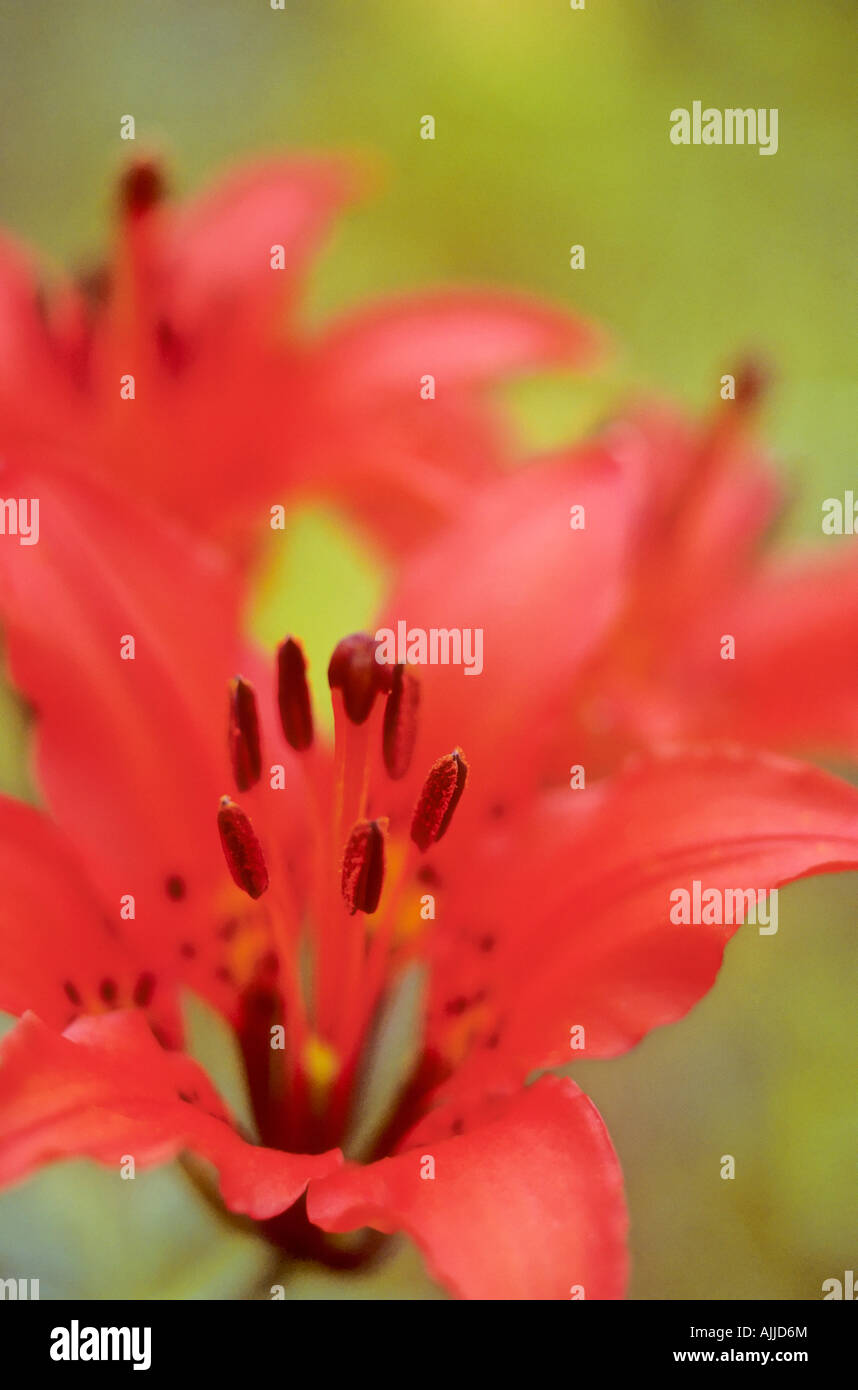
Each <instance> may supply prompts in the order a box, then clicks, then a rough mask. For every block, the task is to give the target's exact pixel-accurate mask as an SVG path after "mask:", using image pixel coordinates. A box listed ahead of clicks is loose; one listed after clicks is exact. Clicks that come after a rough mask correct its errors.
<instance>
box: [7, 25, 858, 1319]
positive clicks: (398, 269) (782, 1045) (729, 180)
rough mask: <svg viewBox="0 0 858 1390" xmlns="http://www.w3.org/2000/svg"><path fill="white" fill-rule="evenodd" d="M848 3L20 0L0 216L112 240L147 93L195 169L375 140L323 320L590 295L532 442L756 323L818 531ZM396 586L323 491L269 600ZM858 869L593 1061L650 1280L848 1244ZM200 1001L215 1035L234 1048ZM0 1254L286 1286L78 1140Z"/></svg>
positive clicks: (685, 369) (324, 611)
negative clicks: (584, 361) (747, 141)
mask: <svg viewBox="0 0 858 1390" xmlns="http://www.w3.org/2000/svg"><path fill="white" fill-rule="evenodd" d="M854 20H855V6H854V4H853V3H835V2H834V0H829V3H816V4H814V5H809V4H807V3H806V0H780V2H779V3H778V4H777V5H771V4H764V3H751V0H719V3H717V4H716V3H711V0H709V3H706V2H705V0H660V3H659V2H658V0H613V2H612V0H587V8H586V10H585V11H583V12H581V11H572V10H570V8H569V5H568V0H431V3H422V0H286V8H285V11H282V12H281V11H272V10H271V8H270V5H269V0H241V2H240V3H239V0H216V3H211V2H209V3H203V0H185V3H183V4H176V3H175V0H173V3H169V2H168V0H146V3H143V4H141V3H139V0H111V3H107V0H76V3H75V4H68V3H64V2H63V0H41V3H39V4H33V5H30V6H25V5H23V4H20V3H10V0H3V3H0V91H2V97H0V132H1V133H0V216H1V217H2V220H3V222H4V223H5V224H6V225H7V226H8V227H10V228H11V229H12V230H13V231H15V232H16V233H18V234H19V235H20V236H22V237H25V238H26V239H28V240H30V241H33V242H35V243H37V244H38V245H39V246H40V247H41V248H42V249H43V250H44V252H45V253H46V255H47V256H49V257H50V258H52V259H54V260H56V261H58V262H62V263H72V264H77V263H80V262H82V261H86V260H89V259H91V257H92V254H93V253H94V252H96V251H97V249H98V248H99V246H100V245H102V244H103V242H104V238H105V235H106V216H107V211H108V207H109V194H110V183H109V181H110V178H111V176H112V175H113V173H114V172H115V170H116V169H117V167H118V165H119V162H120V160H121V157H122V155H123V154H125V153H126V152H127V149H128V146H127V145H125V144H124V143H123V142H121V141H120V140H119V121H120V117H121V116H122V115H124V114H126V113H128V114H132V115H134V117H135V119H136V123H137V138H138V148H139V147H141V146H143V145H147V146H152V145H154V146H155V147H156V148H159V149H161V150H163V151H164V152H165V153H166V154H167V156H168V157H169V159H170V161H171V164H172V167H173V170H174V182H175V186H176V189H177V191H178V192H180V193H181V192H185V191H190V190H193V189H195V188H197V187H198V186H199V185H200V184H201V183H203V182H204V181H206V180H207V179H209V178H210V177H212V176H213V175H214V174H216V172H217V171H218V170H220V169H221V168H222V167H223V166H224V165H225V164H228V163H230V162H232V161H235V160H238V159H240V158H242V157H243V156H245V155H247V154H251V153H252V154H258V153H261V152H265V151H272V152H273V151H284V150H288V149H291V148H295V149H304V150H306V149H311V150H312V149H325V150H327V149H334V150H340V151H342V150H345V151H355V152H357V153H359V154H361V156H362V157H364V158H365V157H366V156H367V155H369V156H370V157H371V161H372V162H373V164H374V165H375V167H376V168H377V169H378V170H379V173H380V176H381V177H380V184H379V190H378V195H377V196H376V197H375V198H374V199H373V200H372V201H369V202H367V203H366V204H365V205H363V206H361V207H360V208H358V209H357V210H355V211H354V212H353V213H350V214H349V216H348V217H347V218H346V219H345V220H344V221H343V222H342V223H341V224H340V226H339V227H338V229H337V231H336V234H335V236H334V237H333V238H332V240H331V242H330V243H329V245H328V247H327V248H326V250H325V253H324V255H323V256H322V257H321V258H320V261H319V263H318V266H317V270H316V273H315V275H314V279H313V282H312V285H311V287H310V293H309V297H308V306H307V312H308V316H309V317H311V318H314V319H315V318H318V317H319V316H323V315H325V314H328V313H330V312H331V311H333V310H335V309H336V308H339V307H341V306H344V305H347V304H350V303H354V302H356V301H359V300H361V299H362V298H364V297H365V296H366V295H368V294H377V293H380V292H394V291H396V290H399V289H411V288H415V287H417V286H421V285H433V284H437V283H438V282H443V281H446V282H451V283H460V284H462V283H475V282H476V283H479V282H487V283H492V284H498V285H511V286H515V287H517V288H520V289H528V290H533V291H537V292H539V293H541V294H544V295H547V296H549V297H550V298H552V299H553V300H555V301H556V302H558V303H561V304H565V305H568V306H569V307H571V308H575V309H578V310H581V311H583V312H585V313H587V314H589V315H590V316H592V317H594V318H596V319H598V320H599V321H600V322H601V323H603V324H605V325H606V326H607V327H608V328H609V329H610V330H611V332H612V333H613V334H614V336H615V338H616V341H617V345H618V351H617V355H616V357H615V358H614V360H613V361H612V363H611V364H610V366H609V367H608V368H607V369H606V370H605V371H603V372H602V373H601V374H600V375H599V376H598V377H597V378H596V379H595V380H593V381H591V382H587V383H586V384H584V385H581V384H580V383H576V384H574V385H572V386H570V384H569V383H568V382H566V381H563V380H562V379H560V378H556V377H555V378H547V379H542V380H540V381H537V382H531V383H528V384H526V385H524V386H521V387H519V388H517V389H516V391H515V392H514V400H515V407H516V411H517V415H518V417H519V419H520V421H521V425H522V427H523V429H524V430H525V433H526V436H527V437H528V438H529V439H530V440H531V441H532V442H534V443H539V444H542V443H552V442H555V441H557V440H560V439H562V438H565V437H568V436H570V435H571V434H572V433H575V432H579V431H581V430H582V429H584V428H585V427H586V426H587V425H588V424H590V423H592V422H593V421H595V420H597V419H599V418H601V417H602V416H603V415H604V412H605V410H606V408H607V407H608V404H609V403H613V402H615V401H616V400H617V399H619V398H622V396H624V395H625V394H626V393H627V392H629V391H635V390H639V389H641V388H648V389H656V390H658V391H659V392H661V393H662V394H666V395H669V396H671V397H673V398H675V399H677V400H679V401H681V402H684V403H686V404H688V405H689V406H692V407H695V408H698V407H705V406H707V405H709V404H711V403H713V402H714V401H715V400H716V399H717V393H718V385H719V378H720V376H721V375H722V373H723V372H727V371H730V370H731V369H732V368H733V367H734V366H735V365H736V364H737V362H738V360H739V358H740V356H742V355H743V354H744V353H745V352H746V351H748V350H754V351H758V352H761V353H763V354H764V355H765V356H766V357H767V358H768V359H769V360H770V361H771V363H772V364H773V366H774V367H775V369H776V372H777V384H776V389H775V391H774V393H773V397H772V401H771V405H770V407H769V410H768V413H767V417H766V421H765V428H766V433H767V438H768V441H769V442H770V444H771V445H772V446H773V448H774V449H775V451H776V453H777V456H778V459H779V462H780V464H781V466H782V468H783V471H784V475H785V477H786V478H787V480H788V485H789V488H790V494H791V496H792V498H793V506H792V510H791V512H790V515H789V518H788V521H787V525H786V527H785V531H784V535H785V536H786V537H787V538H789V539H793V540H798V541H800V540H801V538H802V537H803V536H806V537H810V538H812V537H814V536H816V537H817V538H818V537H819V516H820V503H821V501H822V499H824V498H825V497H827V496H830V495H836V494H841V495H842V491H843V489H844V488H845V487H847V486H850V485H853V486H854V484H855V482H856V477H855V467H854V432H853V429H852V427H851V426H852V421H854V419H855V416H856V410H855V406H856V396H858V388H856V379H858V378H856V370H855V367H856V362H855V335H854V304H855V290H856V280H855V274H854V245H855V237H854V232H855V229H856V207H855V200H856V188H858V179H856V162H857V161H856V145H858V141H856V133H858V132H856V121H855V108H854ZM695 99H700V100H702V101H703V102H704V104H708V105H714V106H717V107H721V108H723V107H725V106H729V105H739V106H755V107H775V106H776V107H778V108H779V112H780V131H779V135H780V149H779V151H778V153H777V155H775V156H770V157H765V158H764V157H760V155H759V154H758V153H757V151H756V150H755V149H754V148H732V149H731V148H726V147H713V148H706V147H701V148H693V147H692V148H676V147H674V146H672V145H671V144H670V143H669V140H668V129H669V113H670V111H671V109H673V108H674V107H676V106H686V107H690V106H691V103H692V101H693V100H695ZM425 114H431V115H433V116H434V117H435V120H436V126H437V129H436V139H435V141H434V142H429V141H423V140H420V139H419V137H418V129H419V120H420V117H421V116H423V115H425ZM579 242H580V243H583V245H584V246H585V247H586V255H587V268H586V270H585V271H577V272H575V271H572V270H570V269H569V246H570V245H571V244H573V243H579ZM299 575H300V576H301V578H300V582H299V580H298V576H299ZM380 584H381V575H380V572H379V570H378V569H377V567H376V565H375V563H374V561H373V557H372V556H370V555H369V554H368V553H367V552H366V551H365V549H364V548H363V547H362V546H361V545H360V544H359V543H358V542H357V541H356V540H355V539H354V538H353V537H349V538H347V544H346V545H345V546H344V545H343V536H342V534H341V531H340V529H339V526H338V523H337V522H336V520H335V519H333V518H332V517H331V516H330V515H321V514H316V513H313V512H306V513H304V514H302V517H301V518H300V521H299V523H298V524H297V525H296V526H295V528H294V530H293V535H292V544H291V548H290V549H289V550H288V551H287V552H286V555H285V558H284V561H283V563H282V564H281V565H280V567H279V568H278V570H277V572H276V573H275V574H272V575H271V576H269V578H268V582H267V583H266V584H265V585H264V588H263V590H262V591H261V593H260V595H259V599H258V602H257V605H256V611H255V614H254V620H253V621H254V626H255V629H256V631H257V633H258V634H259V635H260V636H261V637H263V638H265V639H270V638H272V637H273V636H274V635H276V634H277V633H279V631H280V630H281V628H283V627H284V626H285V625H286V619H285V615H286V614H287V613H288V615H289V622H288V625H289V626H290V627H291V628H292V629H293V630H301V631H302V632H304V633H306V634H307V636H308V646H309V649H310V654H311V658H312V657H314V656H315V658H316V661H315V664H316V666H317V668H318V666H319V665H320V663H322V664H323V662H324V658H325V654H326V652H327V651H328V650H329V649H330V647H331V646H332V645H333V642H334V641H335V640H336V638H337V637H339V636H340V635H341V634H342V632H343V631H345V630H349V629H351V628H354V627H355V626H360V625H363V624H365V623H366V622H367V621H368V619H369V618H370V617H371V614H372V609H373V604H374V601H375V598H376V596H377V594H378V592H379V587H380ZM808 657H809V659H812V654H810V653H809V654H808ZM0 713H2V715H3V730H4V732H3V735H2V737H0V785H2V788H3V789H5V790H7V791H12V792H15V793H17V794H26V793H27V783H26V777H25V774H24V771H23V760H22V731H21V728H20V724H19V723H18V722H17V721H16V719H15V717H14V713H13V709H12V707H11V706H10V705H9V703H8V701H5V702H4V703H3V706H2V710H0ZM855 889H856V879H855V877H851V878H841V879H838V880H828V881H823V880H820V881H817V882H815V883H807V884H803V885H800V886H798V887H795V888H792V889H789V890H787V891H786V892H784V893H783V894H782V901H781V914H780V929H779V931H778V934H777V935H776V936H775V937H760V936H757V935H754V934H753V933H752V932H751V931H748V932H746V933H741V934H740V938H739V939H738V941H737V942H736V943H735V944H734V945H733V946H732V947H731V950H730V952H729V953H728V959H727V965H726V968H725V970H724V972H723V974H722V978H721V980H720V981H719V984H718V986H717V988H716V989H715V990H714V991H713V992H712V994H710V996H709V997H708V998H707V999H706V1000H705V1001H704V1002H703V1003H702V1004H701V1005H700V1007H699V1008H698V1009H697V1010H696V1011H695V1012H694V1013H693V1014H692V1016H691V1017H690V1018H689V1019H688V1020H686V1021H685V1022H684V1023H682V1024H680V1025H679V1026H676V1027H674V1028H671V1029H668V1030H664V1031H662V1032H660V1033H658V1034H657V1035H654V1036H652V1037H650V1038H649V1039H648V1040H647V1041H646V1042H645V1043H644V1044H643V1045H642V1046H641V1047H640V1048H638V1049H637V1050H636V1051H635V1052H634V1053H633V1054H632V1055H630V1056H629V1057H627V1058H624V1059H621V1060H618V1061H612V1062H609V1063H589V1064H587V1065H584V1066H581V1067H579V1068H577V1069H575V1072H574V1075H575V1076H576V1078H577V1079H578V1080H579V1081H580V1082H581V1084H582V1085H584V1086H585V1087H586V1089H588V1090H589V1092H590V1093H591V1094H592V1095H593V1097H594V1099H595V1100H596V1102H597V1103H598V1105H599V1106H600V1108H601V1110H602V1112H603V1114H604V1116H605V1119H606V1121H607V1123H608V1125H609V1128H610V1130H611V1133H612V1135H613V1137H614V1141H615V1143H616V1145H617V1148H618V1150H619V1153H620V1156H621V1159H622V1161H623V1164H624V1168H625V1171H626V1175H627V1181H628V1189H629V1200H630V1206H631V1212H632V1220H633V1248H634V1260H635V1272H634V1280H633V1284H632V1296H633V1297H636V1298H650V1299H651V1298H684V1297H687V1298H694V1299H709V1298H727V1299H732V1298H767V1297H771V1298H818V1297H819V1296H820V1286H821V1283H822V1281H823V1280H824V1279H826V1278H829V1277H842V1274H843V1271H844V1269H849V1268H854V1267H855V1262H856V1259H858V1220H856V1180H858V1148H856V1133H855V1117H854V1112H855V1095H856V1090H858V1085H856V1083H858V1066H856V1060H855V1058H856V1048H855V1041H854V1018H855V1002H854V1001H855V987H854V980H855V966H856V937H855V931H854V928H855V915H856V914H855V906H854V904H855ZM194 1016H195V1035H196V1038H197V1044H196V1045H197V1048H198V1052H199V1054H200V1055H203V1056H205V1057H206V1058H207V1059H210V1060H211V1062H212V1065H213V1067H214V1069H215V1070H216V1071H217V1072H219V1073H224V1070H225V1069H226V1072H229V1071H230V1070H232V1071H234V1059H232V1058H230V1057H229V1056H228V1053H227V1048H226V1044H225V1041H224V1039H223V1038H222V1036H221V1035H220V1032H219V1029H218V1028H217V1026H216V1025H215V1024H214V1023H213V1021H212V1020H211V1019H210V1018H209V1017H208V1016H207V1015H206V1014H205V1013H204V1012H203V1011H202V1010H200V1009H196V1010H195V1015H194ZM233 1082H234V1078H233ZM226 1084H229V1078H228V1077H227V1083H226ZM726 1153H730V1154H733V1155H734V1156H735V1159H736V1178H735V1180H734V1181H722V1180H721V1178H720V1176H719V1172H720V1159H721V1155H722V1154H726ZM499 1220H502V1214H500V1213H499ZM9 1275H15V1276H19V1277H39V1278H40V1279H41V1282H42V1296H43V1297H51V1296H61V1295H64V1294H80V1295H82V1296H84V1297H100V1296H105V1295H112V1296H119V1297H140V1296H143V1297H156V1298H157V1297H218V1298H233V1297H244V1296H248V1294H249V1293H252V1291H253V1290H254V1289H255V1290H256V1294H257V1296H263V1297H264V1296H266V1291H267V1289H268V1286H269V1285H270V1283H272V1282H274V1276H273V1274H272V1273H271V1269H270V1265H269V1260H268V1256H267V1252H266V1250H265V1248H264V1247H262V1246H261V1245H260V1244H258V1243H257V1242H256V1241H255V1240H254V1239H252V1238H250V1237H243V1236H236V1235H234V1234H232V1233H229V1232H226V1231H224V1230H223V1229H222V1228H221V1227H219V1226H218V1224H217V1223H216V1221H215V1220H214V1218H212V1217H211V1216H210V1215H209V1214H208V1213H207V1212H206V1211H205V1210H204V1209H203V1208H202V1207H201V1206H200V1205H199V1203H198V1201H197V1199H196V1198H195V1197H193V1196H192V1195H191V1193H190V1189H189V1187H188V1186H187V1184H186V1182H185V1179H184V1178H183V1176H182V1174H181V1172H180V1171H179V1170H178V1169H177V1168H174V1169H172V1170H167V1171H164V1172H159V1173H154V1174H150V1175H147V1176H144V1177H142V1178H138V1180H137V1181H136V1182H135V1183H134V1184H133V1185H129V1184H127V1183H122V1182H120V1181H119V1180H118V1179H117V1178H116V1176H115V1175H113V1174H105V1173H101V1172H99V1171H98V1170H95V1169H92V1168H90V1167H88V1166H85V1165H65V1166H63V1167H61V1168H56V1169H53V1170H51V1171H50V1172H49V1173H47V1174H45V1175H43V1176H42V1177H40V1178H39V1179H38V1180H36V1181H35V1182H33V1183H31V1184H29V1185H28V1186H27V1187H26V1188H24V1189H19V1190H18V1191H17V1192H15V1193H12V1194H7V1195H6V1196H4V1197H3V1198H2V1199H0V1276H9ZM278 1278H279V1280H280V1282H283V1281H284V1279H285V1280H286V1281H287V1293H288V1294H289V1295H290V1296H295V1297H313V1296H324V1297H333V1298H340V1297H359V1298H374V1297H384V1298H390V1297H394V1298H412V1297H433V1296H438V1295H437V1292H436V1291H434V1290H433V1288H432V1286H431V1284H429V1282H428V1281H427V1280H426V1278H425V1276H424V1275H423V1274H422V1272H421V1268H420V1262H419V1260H418V1259H417V1258H416V1256H415V1254H414V1252H413V1251H412V1250H410V1249H409V1248H408V1247H406V1246H404V1245H403V1246H402V1247H401V1251H400V1253H399V1255H398V1256H397V1257H396V1258H395V1259H394V1260H393V1261H392V1262H391V1263H390V1264H388V1265H387V1266H385V1267H384V1268H383V1269H382V1270H381V1271H379V1272H378V1273H376V1274H374V1275H372V1276H369V1277H361V1278H358V1279H352V1280H350V1281H344V1280H342V1279H336V1280H335V1279H332V1278H329V1277H328V1276H327V1275H325V1274H323V1273H321V1272H317V1271H315V1270H308V1269H304V1270H298V1271H294V1270H292V1271H288V1272H282V1273H281V1274H280V1275H279V1276H278Z"/></svg>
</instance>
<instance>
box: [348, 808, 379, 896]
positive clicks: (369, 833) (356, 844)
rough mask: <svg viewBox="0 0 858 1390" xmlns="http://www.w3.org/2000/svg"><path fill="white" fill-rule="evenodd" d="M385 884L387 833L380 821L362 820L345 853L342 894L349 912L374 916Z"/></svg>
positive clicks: (353, 831) (357, 825) (349, 840)
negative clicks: (385, 843)
mask: <svg viewBox="0 0 858 1390" xmlns="http://www.w3.org/2000/svg"><path fill="white" fill-rule="evenodd" d="M383 884H384V832H383V830H382V828H381V824H380V823H379V822H378V821H377V820H359V821H358V822H357V824H356V825H355V827H354V829H353V830H352V833H351V835H350V836H349V839H348V844H347V845H346V847H345V851H344V853H343V874H342V890H343V897H344V898H345V900H346V904H347V906H348V909H349V911H350V912H351V913H352V914H353V915H354V913H355V912H366V913H371V912H375V909H376V908H377V907H378V900H379V898H380V897H381V889H382V885H383Z"/></svg>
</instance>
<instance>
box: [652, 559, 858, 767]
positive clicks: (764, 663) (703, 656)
mask: <svg viewBox="0 0 858 1390" xmlns="http://www.w3.org/2000/svg"><path fill="white" fill-rule="evenodd" d="M832 544H833V547H834V549H833V553H826V554H822V553H821V552H820V550H819V549H818V548H817V549H816V550H815V551H813V552H811V553H810V554H809V555H807V556H804V555H803V556H796V557H795V558H794V559H790V560H788V561H776V562H772V563H770V564H769V565H768V566H767V567H766V568H765V569H762V570H761V571H760V572H759V574H757V575H755V576H753V577H752V578H750V579H749V580H748V581H747V583H746V584H744V585H742V586H741V587H740V588H738V590H737V592H736V593H734V594H729V595H727V596H725V598H724V599H723V600H722V601H721V602H720V603H719V604H711V605H710V606H709V608H708V609H707V610H706V612H705V613H703V614H699V615H698V617H697V623H696V625H695V629H694V631H693V633H691V634H690V635H689V639H688V641H687V642H686V643H684V644H683V646H682V657H683V658H684V669H683V675H684V677H685V680H684V683H683V685H682V686H681V688H680V689H679V690H678V691H677V692H676V698H677V703H678V705H679V709H678V715H677V717H678V720H679V721H681V724H680V727H682V728H684V729H685V730H687V731H688V732H690V733H692V734H696V735H697V736H698V737H701V736H703V735H704V731H709V732H707V733H706V736H710V733H711V735H713V736H716V737H728V738H732V739H737V740H740V741H741V742H743V743H748V744H754V745H762V746H764V747H769V748H780V749H792V750H797V751H801V752H813V753H816V754H824V755H829V756H841V757H842V756H843V755H844V754H845V755H847V756H849V757H853V758H854V757H856V756H858V547H856V546H855V545H854V544H851V543H845V544H837V543H836V542H833V543H832ZM724 633H729V634H731V635H732V636H733V637H735V639H736V659H735V661H722V660H720V657H719V650H720V639H721V636H722V634H724Z"/></svg>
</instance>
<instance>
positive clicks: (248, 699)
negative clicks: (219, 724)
mask: <svg viewBox="0 0 858 1390" xmlns="http://www.w3.org/2000/svg"><path fill="white" fill-rule="evenodd" d="M229 756H230V759H231V761H232V775H233V777H234V778H235V785H236V786H237V787H238V790H239V791H240V792H247V791H250V788H251V787H255V786H256V783H257V782H258V781H259V778H260V776H261V774H262V752H261V749H260V745H259V716H258V714H257V713H256V695H255V693H254V690H253V686H252V685H251V684H250V683H249V681H246V680H244V678H243V677H242V676H236V678H235V680H233V681H230V686H229Z"/></svg>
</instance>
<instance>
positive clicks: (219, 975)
mask: <svg viewBox="0 0 858 1390" xmlns="http://www.w3.org/2000/svg"><path fill="white" fill-rule="evenodd" d="M215 979H216V980H220V981H221V983H222V984H225V985H231V984H232V983H233V976H232V971H231V970H230V968H229V966H228V965H219V966H218V968H217V970H216V971H215Z"/></svg>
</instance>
